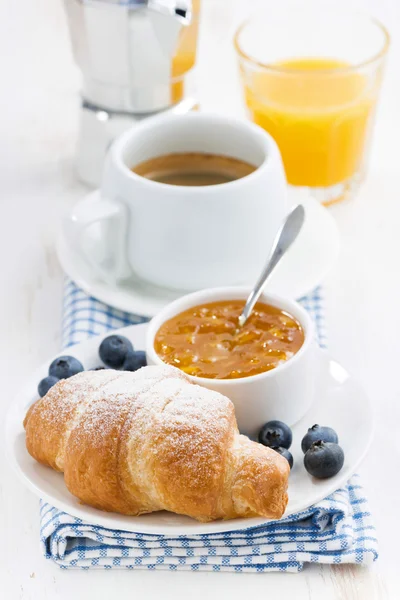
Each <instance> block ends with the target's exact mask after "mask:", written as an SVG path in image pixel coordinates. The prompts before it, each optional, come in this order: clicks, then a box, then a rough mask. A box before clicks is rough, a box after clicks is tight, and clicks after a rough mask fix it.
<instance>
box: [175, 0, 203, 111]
mask: <svg viewBox="0 0 400 600" xmlns="http://www.w3.org/2000/svg"><path fill="white" fill-rule="evenodd" d="M199 13H200V0H193V2H192V21H191V23H190V25H189V26H188V27H183V28H182V31H181V35H180V38H179V43H178V48H177V51H176V54H175V56H174V57H173V59H172V77H173V78H174V79H175V81H174V83H173V84H172V85H171V96H172V98H171V99H172V102H173V103H174V104H176V103H178V102H180V101H181V100H182V98H183V97H184V81H183V77H182V76H183V75H184V74H185V73H187V71H190V69H191V68H192V67H194V65H195V62H196V48H197V37H198V32H199Z"/></svg>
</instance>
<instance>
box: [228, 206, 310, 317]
mask: <svg viewBox="0 0 400 600" xmlns="http://www.w3.org/2000/svg"><path fill="white" fill-rule="evenodd" d="M304 217H305V212H304V208H303V206H302V205H301V204H298V205H297V206H296V207H295V208H294V209H293V210H292V211H291V212H290V213H289V214H288V216H287V217H286V219H285V221H284V223H283V225H282V227H281V228H280V230H279V231H278V233H277V235H276V237H275V239H274V242H273V244H272V248H271V252H270V255H269V257H268V260H267V264H266V265H265V267H264V270H263V272H262V273H261V275H260V278H259V279H258V281H257V283H256V285H255V286H254V289H253V291H252V292H251V294H250V296H249V297H248V299H247V302H246V304H245V307H244V309H243V312H242V314H241V315H240V317H239V326H240V327H243V325H244V324H245V323H246V321H247V319H248V318H249V316H250V314H251V312H252V310H253V308H254V306H255V304H256V302H257V300H258V299H259V297H260V295H261V293H262V291H263V289H264V286H265V284H266V283H267V281H268V279H269V277H270V275H271V273H272V271H273V270H274V269H275V267H276V265H277V264H278V263H279V261H280V260H281V258H282V256H283V255H284V254H285V253H286V251H287V250H288V249H289V248H290V246H291V245H292V244H293V242H294V240H295V239H296V238H297V236H298V234H299V232H300V229H301V228H302V226H303V223H304Z"/></svg>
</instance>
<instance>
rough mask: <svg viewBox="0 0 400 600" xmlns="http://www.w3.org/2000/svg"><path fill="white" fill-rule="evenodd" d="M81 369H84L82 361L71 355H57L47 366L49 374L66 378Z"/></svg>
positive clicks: (58, 377)
mask: <svg viewBox="0 0 400 600" xmlns="http://www.w3.org/2000/svg"><path fill="white" fill-rule="evenodd" d="M81 371H84V368H83V365H82V363H81V362H79V360H78V359H76V358H74V357H73V356H59V357H58V358H56V359H55V360H53V362H52V363H51V365H50V367H49V375H51V376H52V377H57V379H68V377H72V376H73V375H76V374H77V373H80V372H81Z"/></svg>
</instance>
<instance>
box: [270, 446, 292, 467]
mask: <svg viewBox="0 0 400 600" xmlns="http://www.w3.org/2000/svg"><path fill="white" fill-rule="evenodd" d="M272 450H275V452H278V454H281V455H282V456H284V457H285V458H286V460H287V461H288V463H289V467H290V468H292V467H293V456H292V454H291V452H289V450H288V449H287V448H282V446H278V447H277V448H274V447H273V448H272Z"/></svg>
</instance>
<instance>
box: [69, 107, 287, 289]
mask: <svg viewBox="0 0 400 600" xmlns="http://www.w3.org/2000/svg"><path fill="white" fill-rule="evenodd" d="M186 151H187V152H204V153H213V154H222V155H227V156H231V157H234V158H238V159H240V160H243V161H246V162H248V163H250V164H252V165H254V166H255V167H257V168H256V170H255V171H254V172H253V173H251V174H250V175H247V176H246V177H243V178H241V179H237V180H234V181H231V182H228V183H222V184H219V185H210V186H199V187H187V186H175V185H168V184H164V183H159V182H155V181H152V180H149V179H146V178H144V177H142V176H140V175H137V174H136V173H133V172H132V171H131V168H132V167H133V166H134V165H136V164H138V163H140V162H142V161H145V160H147V159H150V158H154V157H157V156H160V155H164V154H169V153H174V152H186ZM286 212H287V211H286V180H285V175H284V169H283V165H282V160H281V156H280V153H279V150H278V147H277V145H276V143H275V141H274V140H273V139H272V138H271V136H270V135H268V134H267V133H266V132H265V131H264V130H263V129H261V128H260V127H258V126H257V125H254V124H252V123H250V122H246V121H241V120H236V119H232V118H229V117H225V116H221V115H212V114H207V113H203V114H202V113H191V114H186V115H176V116H161V117H154V118H152V119H148V120H145V121H144V122H143V123H141V124H139V125H136V126H135V127H134V128H132V129H130V130H129V131H127V132H126V133H125V134H123V135H122V136H121V137H120V138H118V139H117V140H116V141H115V142H114V144H113V145H112V147H111V148H110V150H109V153H108V157H107V160H106V165H105V172H104V177H103V184H102V188H101V195H100V196H99V197H97V198H96V197H94V199H93V196H92V197H91V198H87V199H84V200H82V201H81V202H78V204H77V205H76V206H75V208H74V210H73V212H72V214H71V215H70V217H69V218H68V220H67V222H66V227H65V233H66V236H67V240H68V242H69V244H70V245H72V246H73V247H74V248H76V249H78V252H80V253H81V254H82V255H83V256H84V257H85V258H86V260H88V261H89V262H90V264H91V266H92V268H93V269H94V270H96V272H97V275H98V276H99V277H100V278H101V279H103V280H105V281H106V282H108V283H110V284H115V283H116V282H118V281H120V280H122V279H125V278H128V277H129V276H130V275H132V274H133V273H134V274H135V275H137V276H139V278H141V279H143V280H145V281H147V282H150V283H152V284H155V285H158V286H163V287H167V288H171V289H177V290H188V291H191V290H197V289H201V288H204V287H211V286H216V285H218V286H220V285H240V284H243V283H244V284H245V283H249V282H253V281H254V280H255V279H256V277H257V276H258V274H259V272H260V271H261V268H262V267H263V265H264V263H265V260H266V258H267V256H268V252H269V249H270V247H271V244H272V241H273V238H274V236H275V234H276V232H277V229H278V227H279V225H280V224H281V222H282V220H283V218H284V216H285V214H286ZM94 225H95V227H93V226H94Z"/></svg>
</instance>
